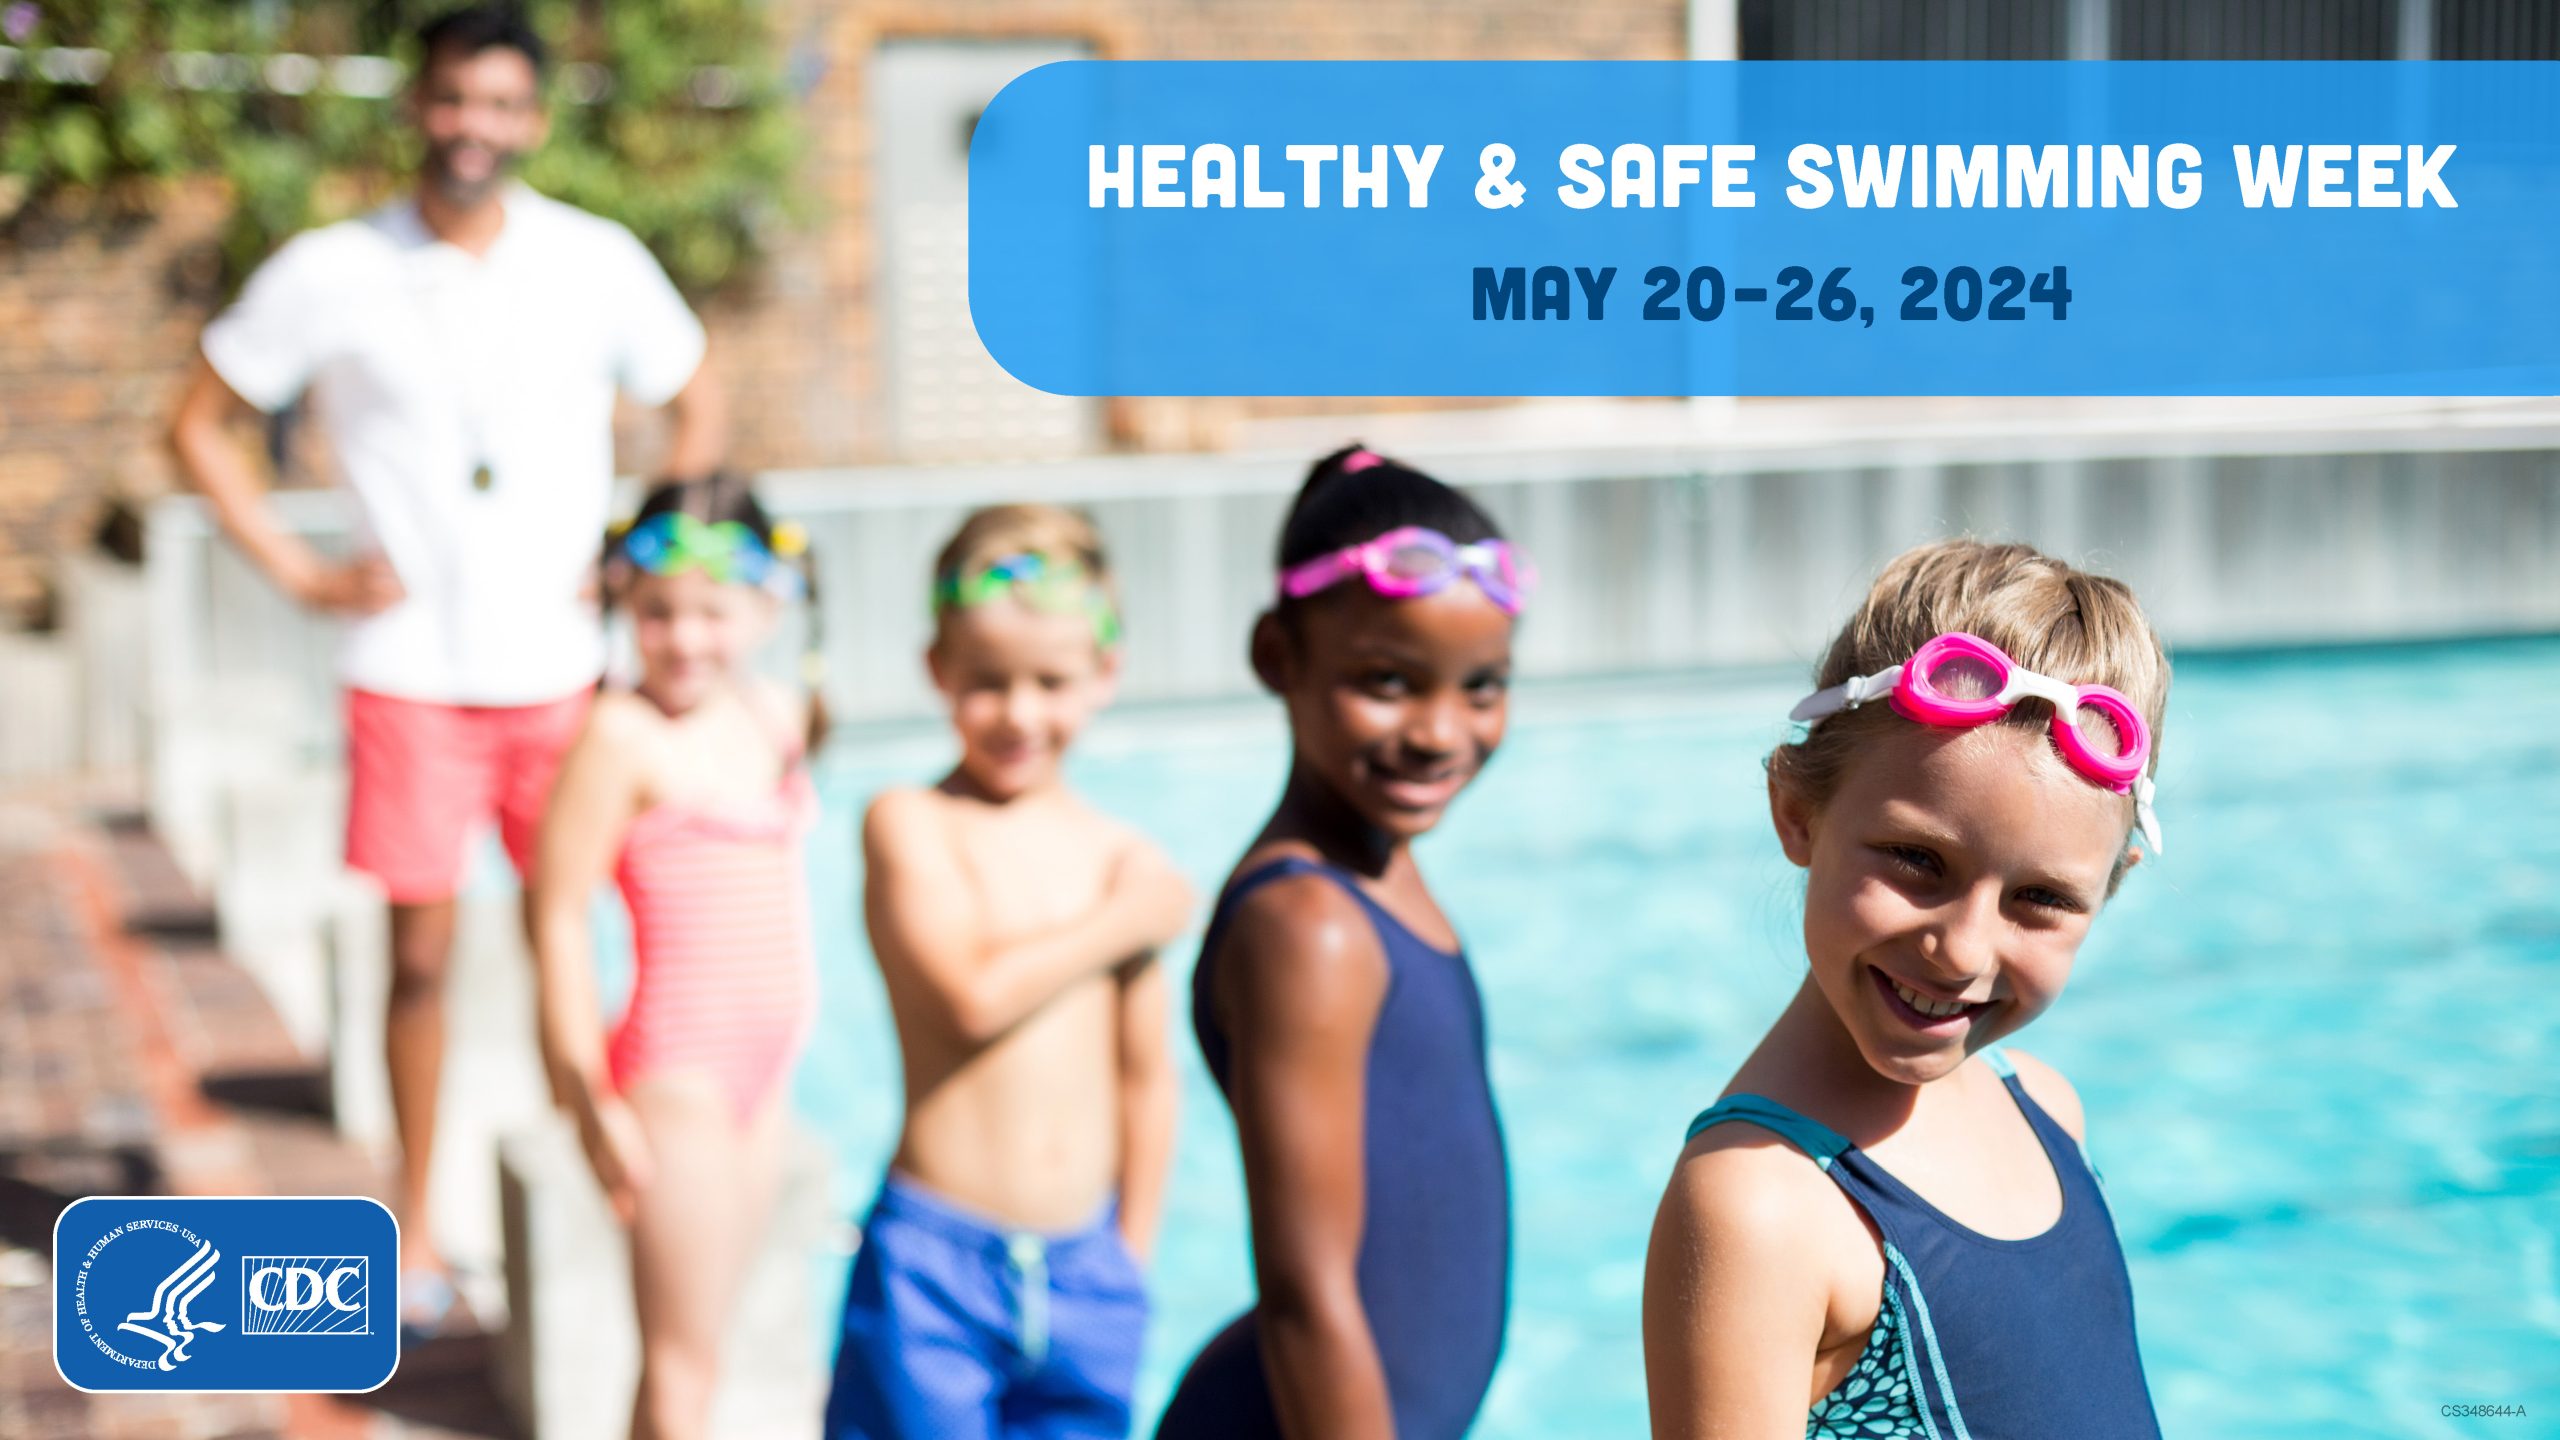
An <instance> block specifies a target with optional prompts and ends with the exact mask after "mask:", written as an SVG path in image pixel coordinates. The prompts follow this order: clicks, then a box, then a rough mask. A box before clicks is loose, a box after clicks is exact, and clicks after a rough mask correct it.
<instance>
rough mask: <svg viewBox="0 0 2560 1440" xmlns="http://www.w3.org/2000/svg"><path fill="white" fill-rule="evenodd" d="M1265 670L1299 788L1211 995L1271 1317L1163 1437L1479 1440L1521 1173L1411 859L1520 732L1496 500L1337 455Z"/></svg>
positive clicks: (1283, 802) (1514, 564) (1468, 1002)
mask: <svg viewBox="0 0 2560 1440" xmlns="http://www.w3.org/2000/svg"><path fill="white" fill-rule="evenodd" d="M1280 570H1281V586H1280V595H1279V599H1278V603H1277V604H1276V605H1275V606H1274V607H1273V609H1272V611H1271V612H1270V613H1268V614H1266V615H1264V616H1263V617H1262V619H1261V620H1260V622H1259V623H1258V624H1257V625H1256V626H1255V628H1254V634H1253V664H1254V669H1255V672H1256V673H1257V674H1259V675H1260V676H1261V678H1262V681H1263V683H1264V684H1265V685H1267V686H1269V687H1270V688H1271V690H1272V691H1273V692H1275V693H1276V694H1278V695H1279V696H1280V697H1281V698H1282V700H1284V701H1285V702H1286V703H1287V706H1288V711H1289V726H1290V732H1291V735H1292V739H1293V747H1294V756H1293V761H1292V764H1291V767H1290V772H1289V781H1288V787H1287V789H1286V791H1285V792H1284V793H1283V794H1282V796H1281V798H1280V804H1279V808H1278V809H1277V810H1276V811H1274V812H1273V814H1272V817H1271V820H1270V823H1269V824H1268V825H1266V826H1265V827H1264V828H1263V831H1262V834H1261V835H1260V837H1259V838H1257V839H1256V840H1255V841H1254V843H1253V846H1252V848H1251V849H1250V850H1248V851H1247V852H1246V854H1245V856H1244V859H1243V860H1242V862H1240V863H1239V864H1238V865H1237V867H1236V872H1235V877H1234V879H1233V880H1231V881H1230V882H1229V884H1228V887H1227V891H1226V894H1225V895H1224V896H1222V897H1221V898H1220V900H1219V903H1218V908H1217V912H1216V915H1215V916H1214V917H1213V919H1212V921H1211V923H1210V929H1209V934H1208V938H1207V940H1206V941H1205V943H1204V944H1203V947H1202V949H1201V952H1200V964H1199V967H1198V969H1197V971H1196V972H1195V973H1194V976H1193V982H1192V1022H1193V1025H1194V1026H1195V1027H1196V1029H1197V1030H1198V1032H1199V1038H1200V1053H1201V1055H1202V1057H1203V1058H1205V1059H1206V1060H1207V1062H1208V1066H1209V1070H1210V1073H1211V1074H1212V1075H1214V1076H1215V1077H1216V1078H1217V1081H1218V1086H1219V1088H1220V1090H1222V1091H1223V1092H1224V1093H1225V1095H1226V1099H1227V1104H1228V1106H1229V1108H1230V1109H1232V1110H1233V1111H1234V1112H1235V1119H1236V1138H1237V1141H1238V1144H1239V1145H1240V1146H1241V1148H1242V1149H1243V1152H1244V1172H1245V1187H1246V1192H1247V1199H1248V1202H1249V1204H1250V1206H1251V1209H1252V1226H1253V1261H1254V1277H1255V1282H1256V1285H1257V1288H1258V1289H1259V1291H1260V1303H1259V1304H1257V1305H1256V1306H1255V1307H1254V1308H1253V1309H1251V1310H1248V1311H1246V1312H1245V1313H1244V1315H1243V1316H1241V1317H1240V1318H1238V1319H1237V1320H1236V1321H1235V1322H1234V1323H1233V1324H1231V1325H1229V1326H1228V1327H1227V1328H1226V1329H1225V1330H1224V1331H1222V1332H1221V1333H1220V1334H1219V1335H1218V1336H1217V1337H1216V1338H1214V1339H1212V1340H1211V1341H1210V1342H1209V1344H1208V1346H1207V1348H1206V1349H1204V1350H1202V1351H1201V1353H1200V1355H1199V1357H1198V1358H1197V1359H1195V1360H1193V1361H1192V1364H1191V1369H1190V1371H1189V1373H1188V1374H1186V1375H1185V1376H1184V1377H1183V1380H1182V1384H1181V1387H1180V1388H1179V1389H1178V1390H1177V1391H1176V1392H1175V1394H1174V1397H1173V1400H1172V1403H1171V1404H1170V1405H1169V1406H1168V1407H1167V1409H1166V1411H1165V1415H1164V1420H1163V1422H1162V1426H1161V1428H1160V1429H1159V1430H1158V1431H1157V1432H1156V1433H1157V1436H1158V1440H1209V1437H1215V1440H1256V1437H1279V1436H1286V1437H1289V1440H1390V1437H1392V1440H1454V1437H1456V1436H1458V1435H1460V1434H1463V1433H1464V1432H1465V1430H1466V1428H1467V1426H1468V1424H1469V1423H1470V1422H1471V1421H1472V1420H1473V1419H1474V1418H1475V1413H1476V1409H1477V1407H1478V1405H1480V1404H1481V1403H1482V1402H1483V1399H1484V1393H1485V1387H1486V1386H1487V1384H1488V1383H1490V1381H1491V1380H1492V1378H1493V1367H1494V1362H1495V1360H1496V1359H1497V1358H1498V1357H1499V1356H1500V1354H1501V1350H1502V1331H1503V1322H1504V1319H1505V1313H1506V1309H1507V1306H1508V1302H1509V1298H1510V1226H1511V1220H1510V1186H1509V1179H1508V1176H1507V1174H1506V1172H1505V1169H1504V1163H1503V1150H1502V1130H1501V1126H1500V1124H1499V1123H1498V1121H1497V1120H1496V1118H1495V1115H1494V1108H1493V1094H1492V1090H1491V1088H1490V1086H1489V1085H1488V1084H1487V1081H1486V1075H1485V1036H1484V1014H1483V1010H1482V1007H1481V1004H1480V1001H1479V999H1478V996H1477V993H1476V985H1475V978H1474V975H1473V973H1472V972H1471V971H1469V969H1468V968H1467V961H1466V957H1465V955H1464V954H1463V953H1462V952H1461V951H1460V949H1459V948H1458V943H1457V938H1456V936H1455V935H1454V933H1452V931H1451V929H1450V925H1449V922H1448V920H1447V919H1446V918H1445V917H1444V916H1443V915H1442V914H1441V912H1440V908H1439V906H1438V905H1437V904H1436V903H1435V902H1434V901H1433V900H1432V898H1431V893H1430V891H1429V890H1428V889H1426V888H1425V887H1424V885H1423V881H1422V874H1421V872H1420V871H1419V870H1418V869H1417V868H1416V867H1415V865H1414V860H1413V856H1412V854H1411V852H1410V851H1409V850H1408V848H1407V846H1408V845H1409V843H1410V842H1411V841H1412V840H1413V839H1414V837H1416V836H1418V835H1421V834H1422V833H1423V832H1425V831H1427V830H1429V829H1430V828H1431V827H1432V826H1434V825H1436V824H1438V823H1439V820H1440V816H1441V814H1442V813H1443V812H1444V811H1445V810H1446V809H1447V807H1448V805H1449V803H1450V802H1451V801H1452V800H1454V799H1456V798H1457V795H1458V792H1459V791H1460V790H1461V789H1464V788H1465V786H1466V784H1467V782H1468V781H1470V780H1472V779H1473V778H1474V777H1475V775H1476V772H1477V771H1478V770H1479V769H1480V768H1481V767H1482V766H1483V764H1484V762H1485V760H1486V759H1487V758H1488V757H1489V756H1491V755H1492V753H1493V750H1494V747H1495V746H1496V745H1497V744H1498V743H1500V741H1501V739H1502V731H1503V724H1504V720H1505V716H1506V713H1507V708H1508V685H1509V679H1510V671H1511V631H1512V625H1513V621H1514V618H1515V617H1516V616H1517V615H1518V613H1519V610H1520V606H1521V602H1522V600H1523V598H1524V592H1525V591H1526V589H1527V586H1528V577H1527V573H1526V566H1525V563H1524V562H1523V561H1522V560H1521V559H1520V558H1519V557H1518V556H1517V555H1515V554H1514V553H1513V552H1512V550H1511V548H1510V546H1509V545H1507V544H1506V543H1505V542H1504V541H1503V540H1502V539H1501V537H1500V535H1499V533H1498V532H1497V531H1496V530H1495V528H1494V525H1493V522H1492V521H1491V520H1490V519H1488V518H1487V517H1486V515H1485V514H1484V512H1483V511H1481V510H1479V509H1477V508H1476V506H1475V505H1474V504H1473V503H1472V502H1470V501H1468V500H1467V499H1466V498H1465V497H1463V496H1461V495H1459V494H1458V493H1457V492H1456V491H1454V490H1451V489H1449V488H1448V487H1447V486H1445V485H1442V484H1441V483H1440V482H1438V481H1436V480H1433V479H1431V478H1429V477H1428V476H1425V475H1422V474H1420V473H1419V472H1416V471H1414V470H1411V469H1408V468H1406V467H1404V466H1401V465H1398V464H1395V463H1394V462H1392V461H1388V460H1384V459H1381V458H1380V457H1379V456H1377V455H1375V454H1373V453H1372V452H1370V451H1367V450H1362V449H1353V450H1345V451H1342V452H1339V453H1337V454H1334V455H1331V456H1328V457H1326V458H1325V459H1324V460H1322V461H1320V462H1318V464H1317V465H1316V467H1315V470H1314V472H1313V473H1312V474H1311V475H1309V477H1308V479H1307V483H1306V486H1305V488H1304V489H1302V490H1301V491H1300V492H1299V494H1298V499H1297V503H1296V504H1295V506H1294V507H1293V508H1292V509H1291V510H1290V512H1289V518H1288V520H1287V522H1286V524H1285V525H1284V527H1283V529H1282V532H1281V538H1280Z"/></svg>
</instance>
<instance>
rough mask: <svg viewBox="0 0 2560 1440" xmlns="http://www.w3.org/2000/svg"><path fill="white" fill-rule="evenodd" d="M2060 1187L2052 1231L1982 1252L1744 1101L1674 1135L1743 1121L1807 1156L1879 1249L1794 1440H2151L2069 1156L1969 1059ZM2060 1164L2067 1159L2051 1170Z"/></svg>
mask: <svg viewBox="0 0 2560 1440" xmlns="http://www.w3.org/2000/svg"><path fill="white" fill-rule="evenodd" d="M1983 1058H1984V1059H1985V1060H1987V1061H1989V1062H1990V1064H1991V1066H1992V1068H1993V1069H1994V1070H1996V1071H1997V1072H1998V1073H1999V1075H2000V1077H2001V1080H2002V1082H2003V1083H2004V1084H2006V1085H2007V1086H2008V1089H2009V1094H2010V1096H2011V1097H2012V1098H2013V1099H2015V1100H2016V1101H2017V1103H2018V1108H2019V1110H2021V1111H2023V1112H2024V1113H2025V1115H2026V1117H2027V1124H2028V1125H2029V1126H2031V1127H2032V1128H2033V1129H2034V1130H2035V1132H2036V1139H2037V1140H2038V1141H2040V1142H2041V1143H2042V1144H2043V1146H2044V1153H2045V1158H2046V1160H2047V1161H2048V1162H2049V1163H2050V1164H2051V1165H2052V1166H2053V1172H2054V1175H2055V1177H2056V1178H2057V1179H2058V1180H2060V1181H2061V1184H2062V1218H2061V1219H2059V1220H2057V1221H2055V1222H2054V1223H2053V1225H2052V1227H2051V1228H2050V1229H2047V1230H2046V1231H2045V1232H2044V1233H2043V1234H2041V1235H2035V1236H2030V1237H2029V1238H2027V1239H2024V1240H1994V1239H1992V1238H1991V1237H1989V1236H1987V1235H1982V1234H1978V1233H1976V1232H1975V1231H1972V1230H1969V1229H1967V1228H1965V1227H1964V1226H1962V1225H1959V1224H1957V1223H1956V1222H1955V1221H1954V1220H1952V1219H1950V1218H1948V1217H1947V1216H1946V1215H1945V1214H1943V1213H1942V1212H1940V1211H1939V1209H1938V1208H1937V1207H1936V1206H1934V1205H1932V1204H1930V1203H1929V1202H1928V1201H1926V1200H1923V1199H1921V1198H1920V1197H1919V1196H1918V1195H1916V1194H1914V1193H1912V1191H1911V1190H1910V1189H1909V1187H1907V1186H1905V1185H1904V1184H1903V1183H1902V1182H1901V1181H1899V1180H1896V1179H1894V1178H1893V1176H1892V1175H1890V1174H1888V1173H1887V1172H1886V1171H1885V1169H1884V1168H1883V1167H1882V1166H1880V1165H1878V1164H1876V1162H1875V1161H1874V1160H1872V1159H1870V1158H1868V1156H1867V1155H1866V1154H1865V1152H1863V1151H1861V1150H1859V1149H1858V1147H1856V1146H1855V1145H1852V1144H1850V1143H1849V1141H1848V1140H1847V1139H1846V1138H1844V1137H1843V1136H1841V1135H1840V1134H1839V1133H1838V1132H1836V1131H1834V1130H1831V1129H1829V1128H1827V1127H1825V1126H1824V1125H1822V1124H1821V1123H1820V1122H1818V1121H1814V1120H1811V1119H1808V1118H1806V1117H1805V1116H1803V1115H1799V1114H1797V1113H1796V1112H1795V1111H1793V1110H1790V1109H1788V1108H1787V1107H1785V1106H1783V1105H1780V1104H1779V1103H1777V1102H1776V1101H1774V1100H1770V1099H1767V1098H1765V1097H1763V1096H1759V1095H1729V1096H1726V1097H1725V1098H1724V1099H1723V1100H1721V1101H1719V1102H1717V1103H1716V1105H1715V1106H1714V1108H1712V1109H1710V1110H1708V1111H1707V1112H1706V1113H1704V1114H1702V1115H1700V1116H1699V1117H1698V1118H1697V1120H1696V1121H1695V1122H1693V1123H1692V1124H1691V1125H1690V1126H1689V1136H1690V1138H1692V1139H1695V1138H1696V1137H1697V1134H1698V1132H1699V1131H1701V1130H1704V1129H1706V1128H1707V1127H1709V1126H1711V1125H1719V1124H1723V1123H1724V1122H1726V1121H1729V1120H1748V1121H1750V1122H1751V1123H1752V1124H1754V1125H1757V1126H1760V1127H1761V1128H1762V1129H1765V1130H1768V1131H1771V1132H1773V1133H1775V1134H1777V1135H1781V1136H1784V1137H1785V1138H1786V1139H1787V1140H1789V1141H1790V1142H1792V1143H1793V1144H1794V1145H1795V1146H1796V1148H1798V1149H1800V1150H1802V1151H1804V1152H1805V1153H1806V1154H1807V1155H1809V1156H1811V1157H1813V1160H1814V1162H1815V1163H1816V1164H1819V1165H1820V1166H1821V1167H1822V1168H1823V1171H1824V1173H1826V1174H1828V1175H1829V1176H1830V1177H1831V1179H1832V1181H1833V1183H1835V1184H1837V1185H1838V1186H1839V1187H1840V1188H1841V1190H1843V1191H1844V1192H1846V1193H1847V1194H1848V1196H1849V1199H1850V1201H1851V1202H1852V1203H1854V1204H1855V1205H1856V1206H1857V1207H1858V1208H1859V1209H1860V1210H1863V1211H1865V1212H1866V1214H1867V1218H1868V1219H1870V1220H1872V1221H1874V1222H1875V1227H1876V1229H1877V1230H1878V1231H1879V1232H1881V1233H1882V1234H1883V1236H1884V1257H1885V1275H1884V1297H1883V1300H1882V1303H1881V1305H1880V1306H1879V1308H1878V1310H1877V1312H1876V1323H1875V1328H1874V1329H1873V1330H1871V1331H1870V1332H1869V1333H1868V1335H1867V1348H1866V1352H1865V1353H1864V1354H1862V1355H1861V1356H1860V1357H1859V1358H1858V1363H1857V1366H1856V1368H1854V1369H1852V1370H1851V1371H1850V1373H1849V1377H1848V1378H1847V1379H1845V1380H1843V1381H1841V1382H1840V1384H1839V1385H1838V1386H1837V1387H1835V1388H1834V1389H1833V1390H1832V1391H1831V1393H1830V1394H1828V1395H1825V1396H1823V1397H1822V1399H1821V1400H1820V1401H1818V1402H1816V1403H1815V1405H1814V1407H1813V1413H1812V1414H1811V1415H1810V1416H1809V1417H1808V1418H1807V1420H1806V1424H1805V1435H1806V1436H1807V1440H1834V1437H1839V1440H1847V1437H1851V1436H1855V1437H1859V1440H1906V1437H1911V1440H2063V1437H2068V1440H2160V1422H2159V1420H2158V1419H2156V1418H2155V1417H2154V1416H2153V1414H2152V1409H2151V1391H2150V1388H2149V1387H2148V1386H2147V1385H2145V1384H2144V1383H2143V1378H2142V1355H2141V1352H2140V1351H2139V1350H2138V1349H2136V1348H2135V1345H2134V1337H2133V1286H2132V1284H2131V1282H2130V1281H2129V1280H2128V1279H2127V1278H2126V1276H2125V1269H2124V1251H2123V1249H2122V1248H2121V1247H2120V1246H2118V1244H2117V1243H2116V1228H2115V1222H2114V1221H2113V1220H2112V1219H2110V1218H2109V1216H2108V1214H2107V1202H2106V1197H2105V1196H2103V1195H2102V1194H2100V1193H2099V1189H2098V1180H2097V1172H2096V1171H2094V1170H2092V1169H2091V1168H2090V1167H2089V1164H2088V1161H2087V1158H2086V1157H2085V1156H2084V1155H2083V1154H2082V1153H2081V1150H2080V1146H2079V1143H2078V1142H2077V1141H2075V1140H2073V1139H2072V1138H2071V1134H2070V1132H2069V1131H2066V1130H2064V1129H2063V1128H2062V1127H2061V1126H2060V1125H2059V1124H2056V1123H2055V1121H2054V1119H2053V1117H2052V1116H2050V1115H2047V1114H2046V1113H2045V1112H2044V1107H2043V1106H2041V1105H2038V1104H2037V1103H2036V1102H2035V1100H2034V1099H2033V1098H2032V1097H2030V1096H2029V1095H2028V1094H2027V1092H2026V1088H2025V1087H2024V1086H2022V1085H2020V1084H2019V1083H2018V1077H2017V1072H2016V1070H2015V1069H2013V1068H2012V1067H2011V1066H2010V1064H2009V1061H2008V1059H2007V1058H2006V1057H2005V1056H2003V1055H2001V1054H2000V1052H1999V1051H1998V1050H1985V1051H1984V1052H1983ZM2066 1157H2067V1158H2066Z"/></svg>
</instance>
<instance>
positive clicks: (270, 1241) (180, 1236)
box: [53, 1195, 400, 1392]
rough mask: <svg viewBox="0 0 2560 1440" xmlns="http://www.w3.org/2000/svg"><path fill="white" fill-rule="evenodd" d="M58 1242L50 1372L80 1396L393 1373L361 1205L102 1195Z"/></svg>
mask: <svg viewBox="0 0 2560 1440" xmlns="http://www.w3.org/2000/svg"><path fill="white" fill-rule="evenodd" d="M53 1235H54V1267H53V1275H54V1332H53V1359H54V1365H55V1367H56V1368H57V1369H59V1370H60V1371H61V1372H62V1378H63V1379H65V1380H67V1381H69V1382H70V1383H71V1384H72V1385H74V1386H76V1387H78V1388H80V1389H82V1390H149V1391H162V1392H192V1391H218V1390H231V1391H304V1392H318V1391H339V1392H345V1391H362V1390H371V1389H373V1388H375V1387H376V1386H378V1385H380V1384H382V1382H384V1381H385V1380H388V1379H390V1378H391V1372H392V1370H393V1368H394V1367H395V1366H397V1365H398V1364H399V1360H400V1350H399V1344H400V1341H399V1326H398V1325H397V1324H395V1323H393V1319H392V1317H393V1316H394V1315H395V1314H396V1312H397V1310H398V1308H399V1307H398V1292H397V1290H396V1288H395V1289H393V1290H391V1291H389V1292H387V1293H378V1292H376V1291H375V1289H374V1286H373V1281H374V1279H375V1277H377V1276H383V1275H394V1274H397V1273H398V1267H399V1263H400V1259H399V1257H400V1234H399V1227H398V1226H397V1225H395V1224H394V1223H393V1222H392V1219H391V1214H390V1212H389V1211H387V1210H385V1209H383V1208H382V1206H381V1205H380V1204H378V1203H376V1202H374V1201H372V1200H366V1199H360V1198H352V1197H336V1196H330V1197H293V1198H267V1197H256V1198H249V1197H240V1198H225V1199H205V1198H177V1197H171V1196H146V1195H130V1196H126V1195H119V1196H99V1197H93V1198H91V1199H87V1200H82V1201H79V1202H78V1203H76V1204H74V1205H72V1206H71V1207H70V1208H69V1209H67V1210H65V1211H63V1212H62V1218H61V1219H59V1220H58V1221H56V1222H55V1224H54V1232H53Z"/></svg>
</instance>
